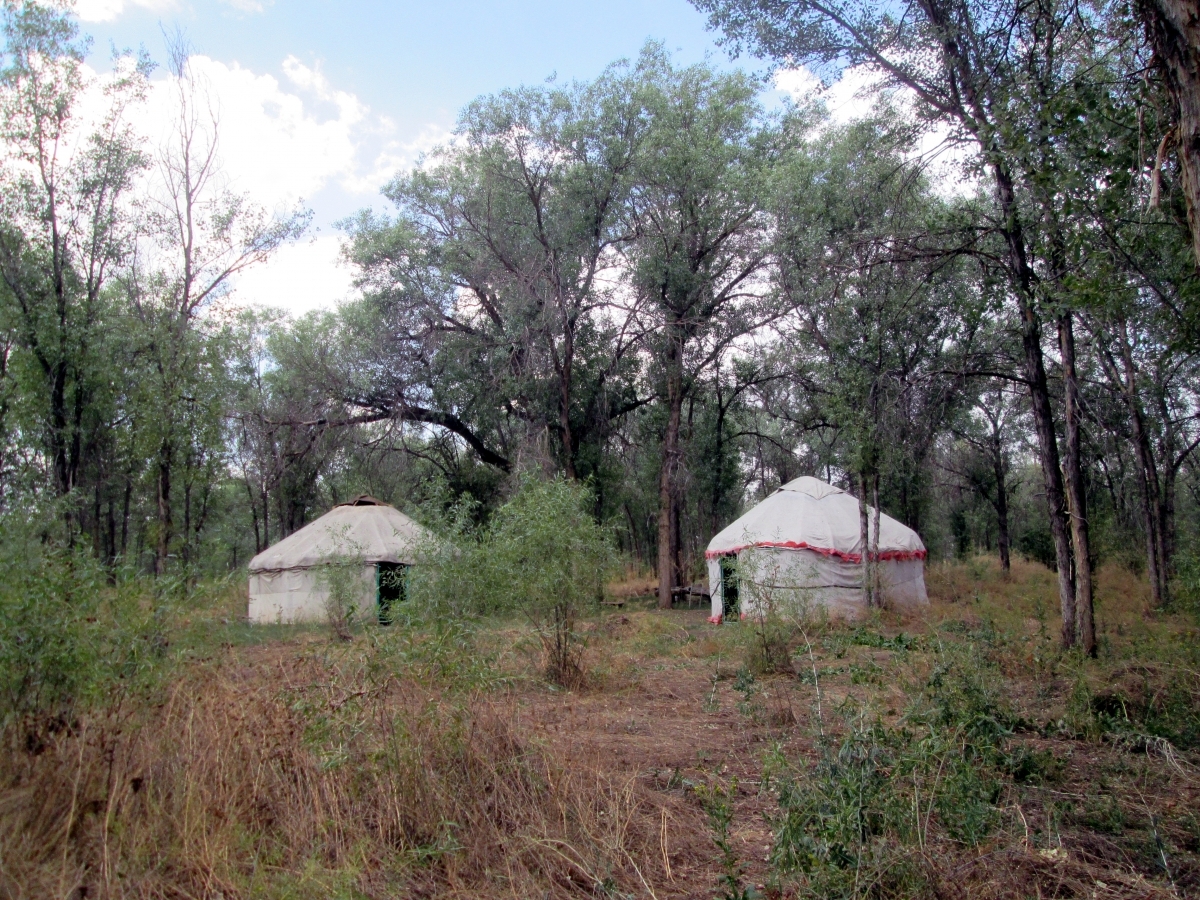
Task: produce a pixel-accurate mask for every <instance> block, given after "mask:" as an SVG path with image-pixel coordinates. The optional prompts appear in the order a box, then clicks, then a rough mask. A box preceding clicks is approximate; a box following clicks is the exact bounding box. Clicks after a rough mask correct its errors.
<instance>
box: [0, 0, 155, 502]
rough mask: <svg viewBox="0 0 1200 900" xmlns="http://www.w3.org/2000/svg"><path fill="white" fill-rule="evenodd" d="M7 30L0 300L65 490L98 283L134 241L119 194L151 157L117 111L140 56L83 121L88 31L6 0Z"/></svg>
mask: <svg viewBox="0 0 1200 900" xmlns="http://www.w3.org/2000/svg"><path fill="white" fill-rule="evenodd" d="M3 30H4V36H5V41H6V43H5V47H4V56H3V68H2V69H0V141H3V145H4V149H5V153H4V158H3V161H2V163H0V197H2V198H3V200H2V203H0V210H2V211H0V278H3V281H4V285H5V287H6V288H7V291H6V292H5V293H4V297H3V298H0V300H4V301H5V302H9V303H11V313H12V321H13V322H14V323H15V325H14V332H15V336H16V341H17V346H18V347H19V349H20V351H21V352H22V353H23V354H28V357H29V359H30V360H31V361H32V365H31V366H30V367H29V368H30V387H29V390H30V392H31V395H32V396H34V397H36V401H35V403H34V405H35V406H36V409H37V411H36V413H35V417H36V419H37V420H38V421H37V425H36V428H37V430H38V431H39V432H40V435H39V437H40V443H41V448H42V450H43V452H44V454H45V458H46V460H47V462H48V465H49V468H50V472H51V483H52V484H53V488H54V490H55V492H56V493H57V494H59V495H60V496H67V495H69V494H71V493H72V491H74V490H75V488H76V487H77V486H78V482H79V474H80V469H81V467H82V466H83V463H84V459H85V457H86V455H87V453H88V452H89V448H88V443H89V440H90V439H91V436H90V434H89V421H94V413H95V409H94V404H93V401H94V399H95V393H96V391H97V390H98V386H99V385H102V384H105V383H107V382H108V381H109V380H110V375H111V373H110V372H109V366H110V365H111V359H109V358H107V357H106V351H105V348H104V347H103V346H101V343H102V341H103V334H104V331H105V329H106V328H107V327H108V325H109V321H110V320H109V319H108V318H107V317H106V310H107V305H108V304H109V302H110V299H111V298H109V297H108V296H107V295H106V286H107V284H108V282H109V279H110V277H111V275H112V274H113V272H114V271H115V270H116V269H117V268H118V267H120V266H121V265H123V264H124V263H125V261H126V260H127V258H128V256H129V254H130V252H131V251H132V248H133V230H132V228H131V222H130V219H129V217H128V216H127V215H126V214H125V213H126V209H125V204H126V202H127V200H128V199H129V195H130V191H131V189H132V187H133V185H134V181H135V178H136V176H137V175H138V173H140V172H141V171H142V170H143V169H144V168H145V167H146V165H147V162H148V160H147V157H146V155H145V154H144V153H143V152H142V150H141V142H140V141H139V140H138V138H137V137H136V136H135V135H134V133H133V131H132V130H131V128H130V126H129V124H128V122H127V121H126V119H125V113H126V111H127V110H128V107H129V105H130V104H132V103H135V102H137V101H138V100H140V99H141V97H142V96H143V93H144V91H145V88H146V74H147V71H148V63H147V62H146V61H145V60H144V59H128V58H125V59H119V60H117V61H116V68H115V71H114V73H113V75H112V76H111V77H110V78H109V80H108V81H107V83H106V84H105V85H104V86H103V96H104V97H105V99H106V101H107V105H106V107H105V109H104V111H103V113H102V115H101V116H100V118H99V121H97V122H94V123H93V122H88V121H86V120H85V119H83V118H81V113H80V110H79V105H80V100H81V96H82V92H83V91H84V89H85V88H86V87H87V86H88V80H87V76H86V72H85V69H84V65H83V61H84V57H85V55H86V52H87V48H88V41H87V40H86V39H82V38H80V36H79V32H78V29H77V27H76V25H75V22H74V20H73V19H72V18H71V17H70V14H69V11H68V10H67V9H65V8H63V7H59V6H44V5H41V4H37V3H33V2H26V3H22V4H19V5H18V4H14V3H6V4H5V5H4V10H3ZM90 417H92V418H90ZM68 516H69V517H70V514H68Z"/></svg>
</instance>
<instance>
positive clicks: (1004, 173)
mask: <svg viewBox="0 0 1200 900" xmlns="http://www.w3.org/2000/svg"><path fill="white" fill-rule="evenodd" d="M696 5H697V6H698V7H699V8H700V9H701V10H704V11H707V12H708V13H709V14H710V21H711V22H712V24H713V25H714V26H715V27H717V28H720V29H723V30H724V31H725V32H726V35H727V38H728V40H730V41H731V42H732V43H733V44H734V46H735V47H737V46H741V45H743V44H749V45H750V46H751V47H752V48H753V49H754V50H755V51H756V52H758V53H761V54H762V55H765V56H768V57H772V58H774V59H777V60H788V61H789V64H793V63H806V64H810V65H813V66H815V67H816V68H817V70H818V71H819V72H821V73H823V74H825V75H826V76H828V75H829V74H830V73H832V72H833V71H837V70H839V69H840V68H842V67H844V66H856V65H862V66H866V67H868V68H870V69H873V70H874V71H876V72H877V73H879V74H880V75H881V76H882V77H883V78H884V79H885V80H886V81H887V82H889V83H891V84H892V85H895V86H898V87H901V88H903V89H905V90H906V91H907V92H909V93H910V96H911V97H912V99H913V101H914V103H915V106H916V109H917V110H918V112H919V114H920V115H921V116H922V117H923V118H924V119H925V120H926V121H936V122H939V123H942V124H944V125H946V126H948V127H950V128H951V129H952V132H953V133H952V136H953V137H954V138H956V139H957V140H959V141H960V142H963V143H965V144H968V145H970V146H972V147H973V149H974V151H975V153H976V157H977V160H978V164H979V166H980V167H981V168H982V169H984V170H986V172H987V174H988V176H989V177H990V180H991V183H992V187H993V190H994V199H995V206H996V216H995V219H994V221H993V222H992V223H990V224H991V228H992V229H993V230H994V232H995V234H996V236H997V237H998V238H999V241H1000V244H1001V247H1002V250H1001V253H1002V255H1003V260H1004V264H1005V269H1006V272H1007V276H1008V282H1009V286H1010V289H1011V291H1012V294H1013V298H1014V300H1015V302H1016V305H1017V311H1018V321H1019V327H1020V333H1021V338H1022V345H1023V357H1024V359H1023V367H1024V380H1025V382H1026V385H1027V388H1028V390H1029V396H1030V401H1031V404H1032V408H1033V421H1034V427H1035V431H1036V433H1037V436H1038V450H1039V457H1040V461H1041V467H1042V476H1043V481H1044V486H1045V492H1046V499H1047V504H1048V506H1049V516H1050V525H1051V532H1052V534H1053V536H1054V544H1055V550H1056V557H1057V568H1058V581H1059V599H1060V604H1061V607H1062V641H1063V644H1064V646H1073V645H1074V644H1076V643H1077V642H1080V643H1082V645H1083V647H1084V649H1085V650H1086V651H1087V652H1089V653H1093V652H1095V632H1094V627H1093V625H1092V611H1091V608H1092V598H1091V593H1090V556H1089V553H1088V552H1087V532H1086V518H1085V517H1084V516H1083V515H1082V513H1083V510H1082V502H1081V501H1082V475H1081V473H1080V460H1079V453H1078V420H1079V409H1078V404H1077V403H1076V402H1074V400H1073V399H1068V408H1067V411H1066V419H1067V428H1066V434H1067V455H1066V463H1067V465H1066V467H1065V468H1066V473H1067V484H1066V486H1064V478H1063V466H1062V464H1061V463H1062V460H1061V458H1060V453H1059V444H1058V436H1057V434H1056V429H1055V417H1054V411H1053V407H1052V403H1051V395H1050V387H1049V381H1048V378H1047V375H1046V366H1045V359H1044V351H1043V347H1042V329H1043V316H1044V315H1045V310H1046V309H1047V308H1049V310H1050V311H1051V314H1052V315H1053V316H1056V317H1057V324H1058V331H1059V337H1060V350H1061V352H1062V355H1063V357H1064V359H1066V361H1067V365H1066V367H1065V370H1064V371H1065V378H1066V380H1067V394H1068V397H1069V398H1072V397H1073V395H1074V393H1075V388H1074V387H1073V385H1072V380H1073V374H1074V366H1073V365H1072V364H1071V358H1072V356H1073V333H1072V313H1071V312H1070V307H1069V305H1068V304H1067V298H1066V297H1065V296H1064V293H1065V292H1064V291H1063V282H1064V278H1065V276H1066V274H1067V272H1066V269H1065V266H1066V264H1067V262H1068V261H1067V260H1066V259H1065V258H1063V257H1061V256H1059V257H1056V256H1055V255H1054V253H1056V252H1057V249H1058V248H1059V247H1060V246H1061V242H1060V241H1059V240H1058V239H1057V238H1056V237H1055V234H1054V232H1055V223H1056V216H1055V215H1054V208H1053V203H1054V202H1055V200H1056V198H1055V196H1054V194H1053V191H1051V190H1047V185H1046V183H1045V182H1043V181H1040V180H1039V178H1038V175H1039V173H1041V172H1042V171H1043V168H1042V167H1043V166H1044V164H1045V163H1046V161H1047V158H1048V154H1052V153H1053V150H1054V147H1055V145H1054V143H1053V142H1052V141H1050V140H1049V139H1048V138H1049V137H1050V133H1049V129H1048V127H1047V126H1048V125H1050V124H1051V123H1053V122H1054V115H1053V114H1054V113H1055V112H1056V110H1055V109H1054V106H1053V104H1054V102H1055V101H1056V100H1057V98H1058V96H1059V89H1060V88H1061V87H1062V85H1063V83H1064V81H1069V80H1070V79H1072V78H1075V77H1077V76H1078V69H1077V68H1076V64H1077V63H1078V61H1079V54H1078V53H1077V52H1076V51H1078V50H1079V49H1080V48H1086V47H1088V46H1089V42H1091V41H1093V40H1094V39H1095V38H1096V29H1095V21H1094V19H1093V18H1092V17H1090V16H1087V15H1084V14H1083V11H1082V10H1081V9H1080V8H1079V7H1077V6H1075V5H1073V4H1070V3H1059V2H1057V0H1043V2H1038V3H1035V4H1032V5H1031V4H1019V3H1015V2H1013V0H908V2H905V3H902V4H901V5H900V7H898V8H893V7H880V6H877V5H875V4H873V3H869V2H866V0H849V2H845V3H829V2H826V0H788V2H775V0H696ZM1042 225H1045V226H1046V228H1047V231H1048V239H1047V240H1045V241H1044V242H1043V243H1042V246H1048V247H1049V248H1050V249H1051V251H1053V252H1052V253H1050V254H1045V255H1041V256H1039V255H1037V251H1038V249H1039V241H1041V239H1042V238H1044V237H1047V235H1040V234H1039V233H1038V229H1039V227H1040V226H1042ZM1068 489H1069V492H1070V495H1071V496H1070V499H1071V506H1070V508H1071V509H1073V510H1074V512H1075V513H1076V515H1075V516H1074V517H1072V518H1071V521H1070V523H1068V508H1069V507H1068ZM1075 567H1078V568H1079V570H1080V571H1081V572H1082V573H1084V576H1085V577H1083V578H1081V579H1078V580H1077V579H1076V578H1074V577H1073V574H1074V572H1075ZM1077 589H1078V593H1077Z"/></svg>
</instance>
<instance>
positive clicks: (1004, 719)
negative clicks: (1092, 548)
mask: <svg viewBox="0 0 1200 900" xmlns="http://www.w3.org/2000/svg"><path fill="white" fill-rule="evenodd" d="M998 691H999V678H998V677H997V673H996V672H995V671H994V669H993V668H992V667H990V666H989V665H988V664H987V663H986V662H985V661H984V660H982V659H981V658H980V657H979V656H978V654H976V653H973V652H969V651H967V652H959V653H954V654H948V653H946V652H945V651H944V656H943V660H942V663H941V665H939V666H938V667H937V668H936V669H935V670H934V671H933V673H932V674H931V675H930V676H929V678H928V680H927V681H926V683H925V685H924V686H923V688H922V690H921V692H920V694H919V696H918V697H917V699H916V701H915V702H914V704H913V706H912V707H911V708H910V709H909V710H908V712H907V713H906V715H905V716H904V718H903V720H902V721H901V723H900V724H899V726H896V727H891V726H888V725H886V724H884V723H883V722H882V721H880V720H878V719H875V718H872V717H870V716H868V715H867V713H866V711H865V710H856V709H853V708H849V709H846V710H844V712H845V713H846V717H845V722H844V725H843V727H842V729H841V731H840V734H832V733H827V734H820V735H817V736H816V741H815V743H816V747H817V759H816V762H815V764H813V765H811V766H809V765H804V764H801V765H794V764H792V763H791V762H790V761H788V760H786V759H784V760H777V762H776V765H777V766H778V774H777V775H776V776H775V779H776V783H777V785H778V796H779V806H780V810H781V814H780V817H779V819H778V820H777V821H776V823H775V826H776V827H775V847H774V851H773V856H772V862H773V864H774V865H775V867H776V869H777V870H778V871H779V872H780V873H781V874H782V875H784V876H793V877H796V878H797V879H798V880H799V882H800V885H801V887H802V888H804V889H805V890H804V892H803V893H806V894H807V895H809V896H817V897H851V896H857V895H859V894H861V893H862V888H863V886H864V885H875V886H876V890H874V891H872V893H874V894H878V895H880V896H915V895H919V894H923V893H926V892H929V891H930V890H931V889H932V888H935V887H936V885H932V884H931V881H932V880H934V878H935V873H933V872H931V871H929V870H928V868H927V860H928V858H929V857H928V856H927V853H926V851H927V848H928V847H929V846H930V845H931V844H933V843H936V842H939V841H952V842H955V843H958V844H965V845H967V846H972V847H973V846H977V845H979V844H980V843H982V842H983V841H985V840H986V839H987V838H988V837H989V836H990V835H991V834H993V833H994V831H995V830H996V828H997V827H998V826H999V824H1000V819H1001V814H1000V811H999V809H998V802H999V799H1000V796H1001V793H1002V791H1003V790H1004V787H1005V784H1006V783H1008V782H1009V781H1010V780H1011V779H1012V778H1013V777H1014V776H1015V774H1016V773H1017V772H1020V773H1021V774H1022V775H1023V776H1025V777H1027V778H1034V777H1036V775H1037V773H1040V772H1043V771H1047V770H1048V769H1049V768H1050V766H1049V764H1048V763H1047V762H1046V761H1044V760H1041V759H1040V758H1034V757H1031V756H1030V755H1029V754H1028V753H1027V752H1021V751H1018V753H1016V754H1014V755H1011V756H1010V754H1009V753H1008V749H1007V737H1008V735H1009V734H1010V728H1011V726H1012V725H1013V724H1014V717H1013V716H1012V714H1011V713H1010V712H1009V711H1008V710H1007V708H1006V707H1005V706H1004V704H1002V703H1001V702H1000V700H999V693H998ZM1035 769H1036V770H1037V772H1036V773H1035V772H1034V770H1035Z"/></svg>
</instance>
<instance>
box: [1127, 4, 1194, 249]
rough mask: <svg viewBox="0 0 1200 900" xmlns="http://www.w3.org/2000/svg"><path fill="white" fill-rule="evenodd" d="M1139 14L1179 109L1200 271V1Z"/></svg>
mask: <svg viewBox="0 0 1200 900" xmlns="http://www.w3.org/2000/svg"><path fill="white" fill-rule="evenodd" d="M1138 13H1139V15H1140V16H1141V19H1142V24H1143V25H1145V27H1146V36H1147V37H1148V38H1149V40H1150V45H1151V46H1152V47H1153V48H1154V58H1155V61H1156V62H1157V63H1158V67H1159V69H1160V71H1161V72H1162V73H1163V77H1164V80H1165V81H1166V83H1167V90H1168V91H1169V92H1170V94H1171V100H1172V101H1173V103H1174V106H1175V114H1176V120H1177V127H1178V132H1177V136H1178V145H1177V146H1178V153H1179V174H1180V181H1181V182H1182V186H1183V193H1184V197H1185V199H1186V200H1187V213H1188V228H1189V230H1190V231H1191V233H1192V253H1193V256H1194V259H1195V264H1196V268H1197V269H1198V270H1200V5H1198V4H1197V3H1196V0H1139V3H1138Z"/></svg>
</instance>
